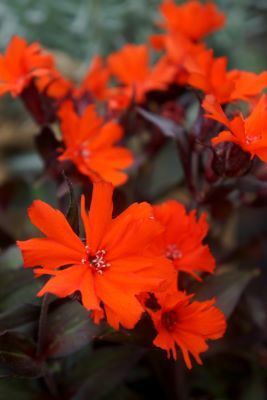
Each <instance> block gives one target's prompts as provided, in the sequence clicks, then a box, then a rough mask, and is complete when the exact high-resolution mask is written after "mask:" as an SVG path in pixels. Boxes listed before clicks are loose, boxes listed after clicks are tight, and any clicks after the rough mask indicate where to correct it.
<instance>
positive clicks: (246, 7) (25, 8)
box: [0, 0, 267, 184]
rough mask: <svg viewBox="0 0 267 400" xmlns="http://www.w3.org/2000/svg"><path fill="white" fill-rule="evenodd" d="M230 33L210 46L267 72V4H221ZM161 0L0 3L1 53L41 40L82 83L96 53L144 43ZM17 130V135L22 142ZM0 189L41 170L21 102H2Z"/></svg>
mask: <svg viewBox="0 0 267 400" xmlns="http://www.w3.org/2000/svg"><path fill="white" fill-rule="evenodd" d="M215 3H216V4H218V6H219V7H220V8H221V9H222V10H223V11H224V12H225V13H226V15H227V18H228V22H227V25H226V28H225V29H224V30H223V31H221V32H218V33H216V34H215V35H213V36H212V37H211V38H210V39H209V44H210V45H212V46H213V47H214V48H215V51H216V53H217V54H218V55H224V54H226V55H227V56H228V57H229V64H230V66H231V67H232V68H242V69H247V70H252V71H256V72H260V71H262V70H263V69H265V68H267V48H266V41H267V2H266V0H256V1H255V0H235V1H233V0H217V1H215ZM159 4H160V0H146V1H144V0H123V1H122V0H60V1H55V0H1V1H0V49H2V50H4V48H5V47H6V45H7V43H8V42H9V40H10V38H11V36H12V35H14V34H19V35H22V36H24V37H25V38H26V39H27V40H28V41H36V40H37V41H40V42H41V44H42V45H43V46H46V47H47V48H48V49H49V50H53V51H55V53H56V56H57V60H58V65H59V68H60V69H61V71H62V72H63V73H65V74H67V75H68V76H70V77H72V78H73V79H79V78H80V77H81V76H82V75H83V73H84V72H85V70H86V67H87V66H88V64H89V63H90V59H91V57H92V55H93V54H95V53H96V52H97V53H100V54H101V55H107V54H108V53H109V52H110V51H114V50H116V49H118V48H119V47H120V46H122V45H123V44H124V43H126V42H137V43H142V42H145V41H146V39H147V37H148V36H149V35H150V34H151V33H152V32H153V29H155V26H154V25H153V24H154V22H155V21H156V20H157V19H158V13H157V7H158V5H159ZM18 126H19V131H20V133H19V136H20V140H19V141H18V140H17V138H18ZM0 129H1V135H0V184H3V183H5V182H6V181H7V179H8V178H9V176H10V174H11V175H12V174H15V175H17V174H18V175H21V174H24V173H25V172H27V171H29V170H30V171H31V170H35V171H36V172H37V171H40V170H41V169H42V165H41V162H40V160H39V158H38V157H37V155H36V154H35V152H34V151H32V149H33V146H32V144H33V140H32V138H33V135H34V133H35V132H36V128H35V126H34V124H33V123H32V121H31V120H29V118H28V116H27V115H26V113H25V111H24V110H23V108H22V107H21V105H20V104H19V101H16V102H13V101H10V99H9V98H8V97H5V98H4V99H1V100H0Z"/></svg>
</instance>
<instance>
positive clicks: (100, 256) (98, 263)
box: [82, 246, 110, 275]
mask: <svg viewBox="0 0 267 400" xmlns="http://www.w3.org/2000/svg"><path fill="white" fill-rule="evenodd" d="M85 250H86V256H85V257H84V258H82V264H88V265H89V267H90V268H92V270H93V271H94V272H97V273H98V274H100V275H102V274H103V272H104V271H105V269H107V268H109V267H110V263H108V262H107V261H106V258H105V256H106V250H97V252H96V253H95V254H92V253H91V252H90V249H89V247H88V246H85Z"/></svg>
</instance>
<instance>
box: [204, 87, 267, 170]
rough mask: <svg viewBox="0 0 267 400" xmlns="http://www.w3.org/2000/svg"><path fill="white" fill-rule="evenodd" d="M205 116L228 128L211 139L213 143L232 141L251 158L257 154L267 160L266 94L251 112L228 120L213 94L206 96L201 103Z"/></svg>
mask: <svg viewBox="0 0 267 400" xmlns="http://www.w3.org/2000/svg"><path fill="white" fill-rule="evenodd" d="M202 106H203V108H204V109H205V111H206V112H207V113H206V117H207V118H211V119H214V120H215V121H218V122H220V123H222V124H223V125H225V126H226V127H227V128H228V129H227V130H224V131H222V132H220V133H219V135H218V136H216V137H214V138H213V139H212V143H213V144H218V143H221V142H233V143H236V144H237V145H239V146H240V147H241V148H242V149H243V150H244V151H246V152H248V153H250V154H251V157H252V158H253V157H254V156H255V155H256V156H258V157H259V158H260V159H261V160H262V161H264V162H267V96H266V95H263V96H262V97H261V98H260V100H259V101H258V103H257V104H256V106H255V108H254V109H253V110H252V112H251V114H250V115H249V116H248V117H247V118H245V117H244V116H243V115H242V114H241V113H240V114H239V115H237V116H236V117H234V118H233V119H231V120H229V119H228V117H227V116H226V114H225V113H224V111H223V109H222V107H221V106H220V104H219V103H218V102H217V101H216V100H215V98H214V97H213V96H206V97H205V99H204V101H203V103H202Z"/></svg>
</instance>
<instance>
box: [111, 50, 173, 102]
mask: <svg viewBox="0 0 267 400" xmlns="http://www.w3.org/2000/svg"><path fill="white" fill-rule="evenodd" d="M107 61H108V67H109V70H110V72H111V74H112V75H113V76H114V77H115V78H116V79H117V80H118V81H119V82H120V83H121V84H122V86H121V87H117V88H111V89H110V91H109V93H110V106H111V108H114V109H116V108H117V109H119V108H126V107H128V105H129V104H130V102H131V100H135V101H136V102H137V103H141V102H142V101H144V99H145V95H146V93H148V92H149V91H151V90H164V89H166V87H167V86H168V84H169V83H170V82H171V80H172V79H173V75H174V72H175V71H174V68H173V66H172V65H171V64H170V63H169V62H168V60H167V59H166V58H165V57H163V58H161V59H160V60H159V61H158V62H157V63H156V64H155V65H154V67H150V63H149V52H148V48H147V46H146V45H132V44H127V45H125V46H124V47H123V48H122V49H121V50H119V51H118V52H116V53H113V54H111V55H110V56H109V57H108V60H107Z"/></svg>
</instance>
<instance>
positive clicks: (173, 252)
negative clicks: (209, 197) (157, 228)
mask: <svg viewBox="0 0 267 400" xmlns="http://www.w3.org/2000/svg"><path fill="white" fill-rule="evenodd" d="M153 211H154V215H155V218H156V219H157V220H158V221H159V222H160V223H161V224H162V225H163V226H164V228H165V229H164V232H163V233H162V234H161V235H160V236H159V238H158V239H157V240H156V242H155V246H156V247H157V248H158V249H159V250H160V251H161V253H162V254H164V255H165V256H166V257H167V258H168V259H169V260H171V261H172V263H173V265H174V267H175V269H176V270H177V271H184V272H187V273H189V274H191V275H192V276H194V277H195V278H197V279H199V276H198V275H197V274H196V272H209V273H211V272H213V271H214V268H215V260H214V258H213V256H212V254H211V252H210V250H209V247H208V246H207V245H204V244H203V243H202V242H203V240H204V238H205V236H206V235H207V232H208V224H207V222H206V214H205V213H203V214H202V215H201V217H200V218H199V220H197V219H196V212H195V211H191V212H190V213H189V214H187V212H186V210H185V207H184V206H183V205H182V204H180V203H178V202H177V201H175V200H169V201H166V202H165V203H163V204H161V205H157V206H153Z"/></svg>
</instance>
